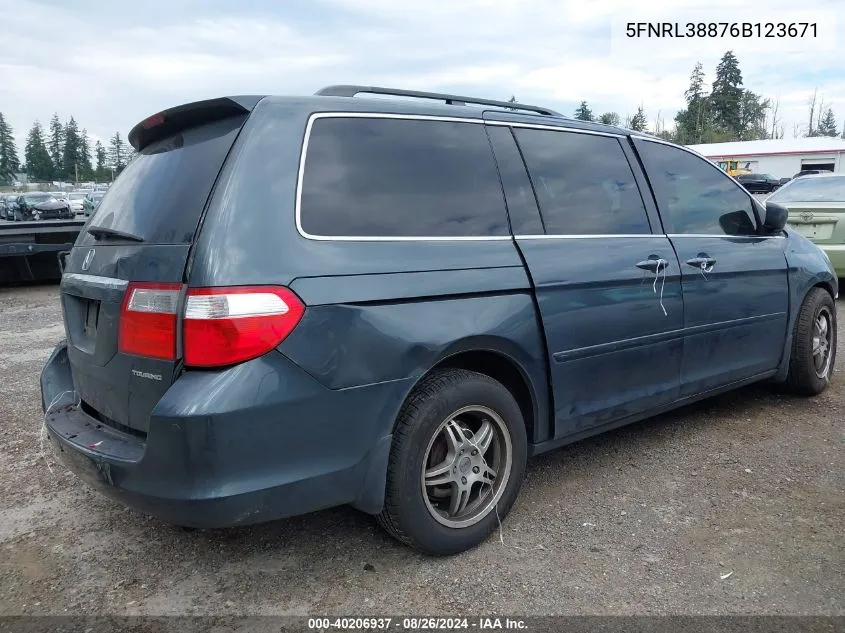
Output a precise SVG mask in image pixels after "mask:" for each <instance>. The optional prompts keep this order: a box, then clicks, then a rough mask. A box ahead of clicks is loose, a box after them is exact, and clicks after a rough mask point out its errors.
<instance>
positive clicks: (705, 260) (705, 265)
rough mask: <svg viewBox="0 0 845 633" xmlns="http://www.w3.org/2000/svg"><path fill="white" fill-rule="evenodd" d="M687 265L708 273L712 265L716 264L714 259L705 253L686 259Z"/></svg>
mask: <svg viewBox="0 0 845 633" xmlns="http://www.w3.org/2000/svg"><path fill="white" fill-rule="evenodd" d="M687 265H689V266H692V267H693V268H699V269H701V270H703V271H704V272H706V273H708V272H710V271H711V270H713V266H715V265H716V260H715V259H713V258H712V257H708V256H706V255H699V256H698V257H693V258H692V259H688V260H687Z"/></svg>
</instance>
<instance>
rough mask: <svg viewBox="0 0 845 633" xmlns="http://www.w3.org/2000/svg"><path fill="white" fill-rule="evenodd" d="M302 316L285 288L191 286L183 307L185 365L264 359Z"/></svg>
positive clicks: (297, 302)
mask: <svg viewBox="0 0 845 633" xmlns="http://www.w3.org/2000/svg"><path fill="white" fill-rule="evenodd" d="M303 312H305V306H304V305H303V303H302V302H301V301H300V300H299V298H298V297H297V296H296V295H295V294H294V293H293V292H291V291H290V290H288V289H287V288H280V287H268V286H259V287H233V288H192V289H190V290H188V297H187V301H186V303H185V323H184V330H183V334H184V336H183V347H184V358H185V364H186V365H188V366H192V367H220V366H223V365H233V364H235V363H240V362H243V361H245V360H249V359H251V358H256V357H258V356H262V355H263V354H266V353H267V352H269V351H270V350H272V349H273V348H274V347H276V346H277V345H278V344H279V343H281V342H282V341H283V340H284V339H285V337H286V336H287V335H288V334H290V333H291V331H293V329H294V328H295V327H296V325H297V323H299V320H300V319H301V318H302V314H303Z"/></svg>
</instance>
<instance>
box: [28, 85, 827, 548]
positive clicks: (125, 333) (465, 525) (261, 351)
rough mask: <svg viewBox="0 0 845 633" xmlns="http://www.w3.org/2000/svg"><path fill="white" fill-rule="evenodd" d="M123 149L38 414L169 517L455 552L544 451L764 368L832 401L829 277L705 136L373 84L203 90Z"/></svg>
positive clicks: (78, 456) (486, 529) (67, 452)
mask: <svg viewBox="0 0 845 633" xmlns="http://www.w3.org/2000/svg"><path fill="white" fill-rule="evenodd" d="M373 91H376V92H380V93H383V94H386V95H395V96H400V97H403V98H402V99H369V100H367V99H359V98H356V97H355V96H354V95H356V94H357V93H359V92H373ZM417 97H419V98H417ZM434 100H440V101H446V102H453V101H459V102H463V103H473V104H477V105H479V106H483V107H466V106H461V105H445V104H436V103H433V101H434ZM259 104H260V105H259ZM256 106H258V107H256ZM128 138H129V141H130V142H131V144H132V145H133V146H134V148H135V149H136V150H137V151H138V154H137V155H136V157H135V158H134V159H133V161H132V162H131V163H130V164H129V165H128V166H127V167H126V169H125V170H124V171H123V172H122V173H121V174H120V176H119V177H118V178H117V179H116V180H115V182H114V184H113V185H112V187H111V189H110V193H109V195H107V196H106V197H105V198H104V199H103V201H102V204H101V206H100V208H99V210H98V211H97V213H96V215H94V216H93V217H92V219H91V220H90V221H89V224H88V225H87V226H86V228H85V230H84V231H82V233H80V236H79V239H78V240H77V242H76V244H75V245H74V247H73V249H72V250H71V252H70V254H69V255H68V257H67V258H66V261H65V264H66V266H65V274H64V276H63V279H62V285H61V305H62V309H63V311H64V324H65V328H66V333H67V341H66V342H63V343H61V344H60V345H58V346H57V347H56V349H55V350H54V352H53V354H52V356H51V357H50V359H49V360H48V362H47V364H46V366H45V368H44V370H43V372H42V375H41V398H42V407H43V408H44V410H45V411H46V415H45V424H46V430H47V434H48V436H49V438H50V440H51V443H52V445H53V446H55V447H56V451H57V455H58V456H59V457H60V458H61V459H62V460H63V461H64V462H65V463H66V464H67V465H68V466H69V467H70V468H71V469H72V470H73V471H75V472H76V473H77V474H79V475H80V476H81V477H82V478H84V479H85V480H86V481H88V482H89V483H90V484H92V485H93V486H95V487H96V488H97V489H99V490H100V491H101V492H103V493H105V494H106V495H109V496H110V497H112V498H114V499H117V500H119V501H120V502H122V503H124V504H126V505H129V506H132V507H134V508H137V509H139V510H141V511H142V512H144V513H149V514H153V515H156V516H158V517H161V518H163V519H165V520H167V521H170V522H172V523H175V524H179V525H184V526H192V527H224V526H231V525H244V524H248V523H255V522H260V521H268V520H272V519H277V518H280V517H286V516H291V515H295V514H301V513H305V512H310V511H313V510H317V509H320V508H327V507H330V506H335V505H340V504H351V505H353V506H354V507H356V508H358V509H360V510H363V511H365V512H369V513H372V514H375V515H376V516H377V517H378V520H379V522H380V523H381V525H382V526H383V527H384V528H385V529H386V530H387V531H388V532H389V533H390V534H392V535H393V536H394V537H396V538H397V539H399V540H400V541H402V542H403V543H407V544H409V545H411V546H413V547H416V548H418V549H420V550H423V551H425V552H429V553H433V554H450V553H454V552H459V551H462V550H465V549H467V548H469V547H472V546H474V545H476V544H477V543H479V542H480V541H482V540H483V539H484V538H485V537H486V536H487V535H488V534H490V532H491V531H492V530H495V529H496V528H497V526H498V525H499V522H500V521H501V520H503V519H504V518H505V516H506V515H507V513H508V511H509V510H510V508H511V506H512V505H513V503H514V500H515V498H516V496H517V494H518V492H519V489H520V486H521V484H522V480H523V475H524V473H525V465H526V460H527V458H528V457H529V456H530V455H536V454H538V453H542V452H544V451H547V450H550V449H554V448H556V447H559V446H562V445H564V444H567V443H571V442H574V441H577V440H580V439H582V438H584V437H587V436H589V435H593V434H596V433H600V432H603V431H606V430H608V429H612V428H614V427H618V426H621V425H624V424H628V423H630V422H633V421H636V420H640V419H642V418H645V417H648V416H651V415H654V414H657V413H660V412H664V411H668V410H670V409H673V408H676V407H679V406H682V405H685V404H688V403H690V402H693V401H695V400H698V399H700V398H704V397H707V396H710V395H713V394H716V393H720V392H723V391H726V390H730V389H734V388H736V387H739V386H741V385H746V384H749V383H753V382H757V381H761V380H771V381H775V382H780V383H784V385H785V387H786V388H788V389H790V390H791V391H793V392H795V393H799V394H803V395H814V394H818V393H820V392H822V391H824V390H825V388H826V387H827V385H828V381H829V379H830V376H831V372H832V370H833V366H834V360H835V351H836V331H837V330H836V304H835V301H834V298H835V297H837V296H838V281H837V278H836V275H835V274H834V271H833V269H832V267H831V264H830V262H829V261H828V259H827V258H826V257H825V255H824V254H823V253H822V251H821V250H820V249H819V248H818V247H817V246H815V245H814V244H812V243H811V242H810V241H809V240H807V239H806V238H804V237H802V236H801V235H799V234H798V232H796V231H795V230H791V229H788V228H785V223H786V210H785V209H784V208H783V207H780V206H778V205H777V204H774V203H769V204H767V205H766V206H763V205H762V204H761V203H759V202H757V201H756V200H755V199H754V198H753V197H752V196H751V195H749V194H748V192H747V191H746V190H745V189H743V188H742V187H741V186H740V185H739V184H738V183H737V182H736V181H735V180H734V179H733V178H731V177H730V176H728V175H727V174H725V173H724V172H723V171H721V170H719V169H718V168H717V167H716V166H714V165H713V164H712V163H710V162H709V161H707V160H706V159H704V158H703V157H701V156H700V155H698V154H696V153H694V152H692V151H691V150H689V149H687V148H684V147H681V146H678V145H674V144H671V143H668V142H665V141H663V140H661V139H657V138H654V137H651V136H646V135H643V134H641V133H638V132H633V131H629V130H623V129H620V128H617V127H612V126H606V125H600V124H596V123H589V122H583V121H577V120H572V119H569V118H565V117H562V116H559V115H557V114H556V113H555V112H553V111H551V110H548V109H545V108H540V107H534V106H527V105H523V104H519V103H507V102H498V101H489V100H483V99H474V98H470V97H459V96H455V95H442V94H435V93H420V92H411V91H402V90H388V89H375V88H363V87H355V86H336V87H330V88H326V89H323V90H321V91H320V92H319V93H318V94H317V95H316V96H313V97H306V98H302V97H297V98H288V97H230V98H220V99H215V100H211V101H203V102H197V103H191V104H187V105H183V106H179V107H177V108H173V109H171V110H165V111H164V112H161V113H159V114H157V115H154V116H153V117H150V118H149V119H147V120H145V121H144V122H143V123H141V124H139V125H137V126H136V127H135V128H133V129H132V131H131V132H130V134H129V137H128ZM726 237H728V238H730V239H725V238H726ZM596 478H597V484H598V483H599V481H598V474H596Z"/></svg>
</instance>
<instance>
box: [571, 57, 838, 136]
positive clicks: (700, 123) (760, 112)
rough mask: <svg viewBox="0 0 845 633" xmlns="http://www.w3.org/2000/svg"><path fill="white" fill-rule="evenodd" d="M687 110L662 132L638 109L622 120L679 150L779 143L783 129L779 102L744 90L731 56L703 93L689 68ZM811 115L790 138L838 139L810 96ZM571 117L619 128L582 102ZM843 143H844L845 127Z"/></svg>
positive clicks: (616, 119) (832, 121) (610, 115)
mask: <svg viewBox="0 0 845 633" xmlns="http://www.w3.org/2000/svg"><path fill="white" fill-rule="evenodd" d="M684 99H685V101H686V107H685V108H684V109H682V110H680V111H679V112H678V113H677V114H676V115H675V121H674V122H675V126H674V128H673V129H666V127H665V122H664V121H663V120H662V119H661V118H660V114H659V113H658V115H657V118H656V120H655V122H654V124H653V125H652V126H651V128H650V129H649V125H648V120H647V119H646V114H645V109H644V107H643V106H642V105H640V106H639V108H637V112H636V113H635V114H634V115H633V116H628V117H626V119H625V122H624V126H625V127H627V128H628V129H631V130H636V131H639V132H649V133H651V134H654V135H656V136H660V137H662V138H664V139H666V140H669V141H673V142H675V143H681V144H683V145H692V144H696V143H721V142H725V141H751V140H757V139H770V138H772V139H773V138H783V137H784V129H783V123H782V121H781V119H779V118H778V110H779V106H780V103H779V101H778V100H772V99H765V98H763V97H762V96H761V95H758V94H755V93H754V92H752V91H751V90H748V89H747V88H744V87H743V80H742V71H741V69H740V67H739V60H738V59H737V58H736V56H735V55H734V53H733V51H728V52H726V53H725V54H724V55H723V56H722V59H721V60H720V62H719V64H718V65H717V66H716V69H715V78H714V80H713V83H712V85H711V86H710V90H709V91H708V90H707V85H706V81H705V74H704V68H703V66H702V64H701V63H700V62H699V63H697V64H696V65H695V68H693V71H692V74H691V76H690V85H689V87H688V88H687V90H686V91H685V92H684ZM808 105H809V109H810V116H809V122H808V125H807V126H806V127H804V126H801V125H798V124H796V126H795V128H794V129H793V135H794V136H795V137H798V136H833V137H835V136H839V131H838V130H837V127H836V115H835V114H834V113H833V109H832V108H830V107H829V106H828V107H827V108H826V109H825V108H824V99H823V98H820V97H819V96H818V94H817V93H814V95H813V97H812V99H811V101H810V102H809V104H808ZM574 114H575V118H576V119H580V120H581V121H597V122H599V123H606V124H609V125H619V124H620V123H621V122H622V119H621V117H620V116H619V115H618V114H617V113H616V112H605V113H604V114H601V115H599V116H598V117H596V116H595V115H594V114H593V111H592V110H591V109H590V107H589V105H588V104H587V102H586V101H582V102H581V104H580V105H579V106H578V107H577V108H576V109H575V113H574ZM842 138H845V125H844V126H843V132H842Z"/></svg>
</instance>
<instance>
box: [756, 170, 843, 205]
mask: <svg viewBox="0 0 845 633" xmlns="http://www.w3.org/2000/svg"><path fill="white" fill-rule="evenodd" d="M769 200H771V201H772V202H845V176H820V177H818V178H800V179H798V180H793V181H792V182H790V183H789V184H788V185H786V186H785V187H783V188H782V189H780V190H779V191H776V192H775V193H773V194H772V195H771V196H770V197H769Z"/></svg>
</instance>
